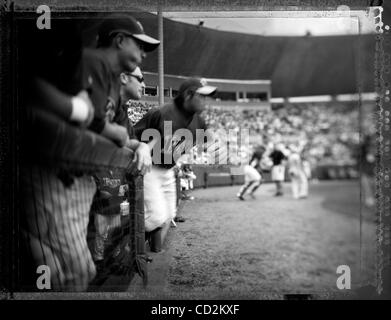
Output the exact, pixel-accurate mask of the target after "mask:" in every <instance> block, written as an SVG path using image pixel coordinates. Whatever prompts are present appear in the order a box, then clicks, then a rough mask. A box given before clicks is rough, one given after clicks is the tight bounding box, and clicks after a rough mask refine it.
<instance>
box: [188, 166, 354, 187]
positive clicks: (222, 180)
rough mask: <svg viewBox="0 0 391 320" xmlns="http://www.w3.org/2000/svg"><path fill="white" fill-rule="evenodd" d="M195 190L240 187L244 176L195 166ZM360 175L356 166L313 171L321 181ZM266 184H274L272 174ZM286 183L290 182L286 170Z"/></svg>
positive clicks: (314, 176)
mask: <svg viewBox="0 0 391 320" xmlns="http://www.w3.org/2000/svg"><path fill="white" fill-rule="evenodd" d="M193 171H194V174H195V175H196V176H197V179H196V180H195V181H194V188H207V187H211V186H229V185H240V184H243V183H244V175H243V174H239V175H237V174H235V175H234V174H232V173H231V168H229V167H212V166H207V165H193ZM359 176H360V174H359V171H358V170H357V168H356V166H354V165H339V166H337V165H334V166H332V165H320V166H318V167H316V168H314V169H313V170H312V179H319V180H344V179H357V178H359ZM263 179H264V180H263V181H264V182H265V183H268V182H272V180H271V175H270V172H264V173H263ZM285 181H289V175H288V172H287V170H286V172H285Z"/></svg>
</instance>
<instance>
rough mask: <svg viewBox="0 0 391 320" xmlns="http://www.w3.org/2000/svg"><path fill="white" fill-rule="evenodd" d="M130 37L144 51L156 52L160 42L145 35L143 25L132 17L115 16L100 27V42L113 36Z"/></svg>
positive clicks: (107, 19)
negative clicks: (117, 34)
mask: <svg viewBox="0 0 391 320" xmlns="http://www.w3.org/2000/svg"><path fill="white" fill-rule="evenodd" d="M116 33H123V34H125V35H130V36H132V37H133V38H134V39H136V40H137V41H140V42H141V43H142V44H143V47H144V51H146V52H149V51H153V50H155V49H156V48H157V47H158V46H159V44H160V41H159V40H156V39H155V38H152V37H150V36H148V35H146V34H145V32H144V28H143V26H142V24H141V23H140V22H139V21H137V20H136V19H135V18H133V17H132V16H130V15H113V16H110V17H108V18H106V19H105V20H104V21H103V22H102V24H101V25H100V27H99V30H98V41H104V40H105V39H108V38H110V37H111V36H112V35H113V34H116Z"/></svg>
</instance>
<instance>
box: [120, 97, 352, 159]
mask: <svg viewBox="0 0 391 320" xmlns="http://www.w3.org/2000/svg"><path fill="white" fill-rule="evenodd" d="M153 106H154V104H153V103H149V102H140V101H131V102H129V107H130V108H129V110H128V115H129V117H130V119H131V121H132V122H134V123H136V122H137V121H138V120H139V119H141V118H142V116H143V114H144V113H146V112H147V111H148V110H149V109H150V108H151V107H153ZM203 117H204V119H205V120H206V123H207V125H208V127H210V128H212V129H216V130H218V129H225V130H234V131H236V132H239V131H240V130H241V129H248V130H249V133H250V148H248V146H242V147H241V148H240V150H239V152H238V157H236V158H234V157H231V159H230V162H231V163H232V164H237V163H239V162H240V160H241V159H240V157H243V158H245V157H246V156H247V155H248V154H249V153H251V152H252V150H251V149H252V147H253V146H255V145H259V144H263V145H265V146H266V145H268V144H270V143H277V142H282V143H283V144H284V145H286V146H289V145H291V144H294V145H297V146H300V147H302V148H303V149H304V157H305V158H306V159H307V160H308V161H310V162H311V164H312V165H319V164H330V165H352V164H355V163H356V161H357V159H356V148H357V145H358V143H359V130H360V128H359V109H358V107H357V104H354V103H323V104H320V103H301V104H287V105H281V106H279V107H276V108H272V109H271V110H265V109H261V110H254V109H243V108H240V109H239V108H238V109H227V108H224V107H221V106H218V107H216V106H209V107H208V108H207V109H206V111H204V113H203ZM192 153H193V155H194V157H193V155H192V158H194V159H195V161H194V162H195V163H207V162H208V158H207V156H206V155H205V154H201V155H198V156H196V155H197V152H196V150H193V152H192Z"/></svg>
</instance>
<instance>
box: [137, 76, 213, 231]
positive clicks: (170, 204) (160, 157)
mask: <svg viewBox="0 0 391 320" xmlns="http://www.w3.org/2000/svg"><path fill="white" fill-rule="evenodd" d="M215 91H216V88H215V87H212V86H208V85H207V84H206V83H205V82H204V81H202V80H200V79H195V78H190V79H187V80H185V81H184V82H183V83H182V85H181V86H180V88H179V91H178V95H177V96H176V97H175V99H174V100H173V101H172V102H171V103H169V104H167V105H165V106H163V107H161V108H154V109H151V110H150V111H149V112H148V113H147V114H146V115H145V116H144V118H143V119H141V120H140V121H139V122H138V123H137V124H136V125H135V130H136V135H137V137H138V138H139V139H140V141H145V139H149V145H150V148H151V150H152V149H154V151H153V167H152V170H151V172H149V173H147V174H146V175H145V176H144V203H145V229H146V231H147V232H154V233H155V232H160V231H159V230H160V228H161V227H162V225H163V224H164V223H165V222H166V221H171V220H172V219H174V221H176V222H183V221H184V219H183V218H182V217H179V216H176V197H177V195H176V179H175V173H174V169H173V167H174V166H175V163H176V160H177V159H179V157H180V155H181V154H183V153H184V151H185V150H186V149H187V147H188V145H187V144H188V143H189V141H186V139H183V136H182V135H180V134H179V131H177V130H178V129H187V130H189V132H190V133H191V134H192V140H193V141H191V143H192V144H193V143H195V142H196V141H195V140H196V139H195V137H196V134H195V130H196V129H206V125H205V122H204V121H203V120H202V119H201V117H200V116H199V113H201V112H202V111H203V110H204V109H205V97H206V96H207V95H210V94H212V93H214V92H215ZM165 122H166V123H165ZM165 124H166V125H167V124H168V125H170V126H171V132H172V133H171V135H170V134H169V132H164V131H165V130H164V126H165ZM147 129H154V132H157V135H156V136H154V137H151V136H147V137H143V132H144V131H145V130H147ZM146 132H147V131H146ZM155 144H157V147H158V148H154V146H155Z"/></svg>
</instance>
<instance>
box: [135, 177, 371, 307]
mask: <svg viewBox="0 0 391 320" xmlns="http://www.w3.org/2000/svg"><path fill="white" fill-rule="evenodd" d="M274 188H275V187H274V185H273V184H265V185H262V186H261V187H260V188H259V189H258V191H257V193H256V196H257V197H256V199H251V198H249V197H247V198H246V201H239V200H238V199H237V198H236V193H237V191H238V187H237V186H236V187H218V188H208V189H199V190H195V191H193V192H192V195H193V196H194V197H195V200H193V201H186V202H184V203H182V204H181V209H180V212H181V215H183V216H184V217H185V218H186V219H187V220H186V222H184V223H180V224H179V223H178V225H177V227H176V228H171V230H170V231H169V234H168V237H167V240H166V243H165V246H164V248H165V250H164V252H162V253H158V254H152V256H153V258H154V261H153V263H151V264H150V265H149V266H150V268H149V274H150V284H149V286H148V288H147V289H142V290H137V296H138V297H139V298H169V299H270V298H276V299H280V298H283V297H284V295H285V294H311V295H313V296H314V297H320V298H324V297H326V298H327V297H338V296H339V295H345V294H349V292H348V291H349V290H346V291H345V292H341V291H340V290H339V289H338V288H337V286H336V281H337V278H338V276H339V275H338V274H337V273H336V271H337V268H338V266H340V265H347V266H349V268H350V270H351V291H350V292H354V290H357V289H359V288H361V287H363V286H366V285H368V284H373V283H374V281H375V264H376V236H375V232H376V223H375V213H374V211H372V210H369V209H367V208H364V207H362V206H361V205H360V188H359V184H358V181H329V182H318V183H311V184H310V195H309V197H308V198H307V199H301V200H294V199H293V198H292V196H291V193H290V187H289V184H285V185H284V191H285V193H284V196H283V197H274V196H273V195H274V192H275V189H274ZM360 215H361V218H360ZM136 287H137V286H136ZM131 290H135V289H131Z"/></svg>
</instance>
